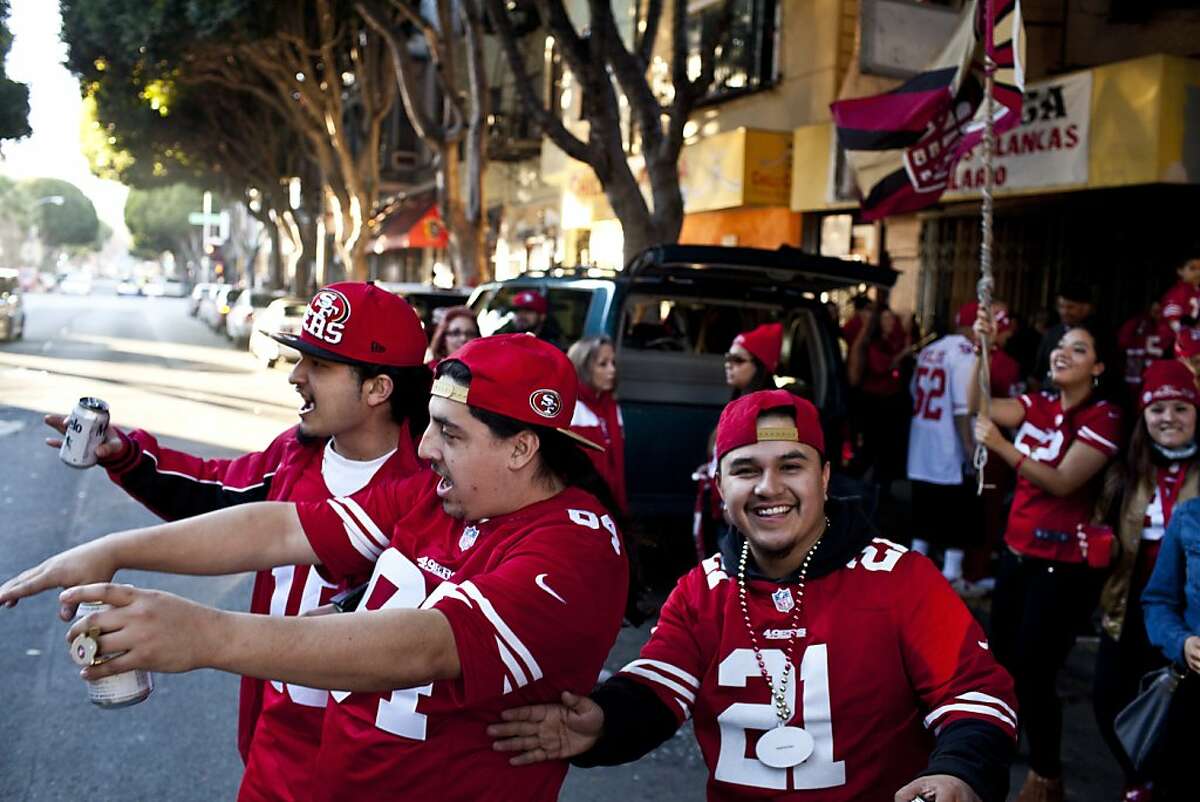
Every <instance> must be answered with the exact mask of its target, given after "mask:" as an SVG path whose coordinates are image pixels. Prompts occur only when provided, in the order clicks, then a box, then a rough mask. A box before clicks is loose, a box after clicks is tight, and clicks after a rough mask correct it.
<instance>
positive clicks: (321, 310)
mask: <svg viewBox="0 0 1200 802" xmlns="http://www.w3.org/2000/svg"><path fill="white" fill-rule="evenodd" d="M271 338H272V339H273V340H275V341H276V342H280V343H283V344H284V345H287V346H290V347H292V348H295V349H296V350H297V351H300V352H301V353H304V354H309V355H310V356H315V357H317V358H318V359H328V360H330V361H332V362H350V363H363V364H367V365H388V366H390V367H399V368H403V367H415V366H416V365H423V364H425V349H426V348H427V347H428V346H429V340H428V339H426V337H425V329H424V327H423V326H422V325H421V320H420V318H418V317H417V313H416V312H414V311H413V309H412V307H411V306H409V305H408V302H407V301H405V300H404V299H403V298H400V297H399V296H396V295H392V294H391V293H390V292H388V291H387V290H384V289H381V288H379V287H376V286H375V285H374V284H367V283H364V282H361V281H339V282H337V283H336V284H330V285H329V286H328V287H322V288H321V289H319V290H317V293H316V295H314V296H313V297H312V300H311V301H310V302H309V304H308V309H307V310H306V311H305V312H304V323H303V324H302V325H301V327H300V334H299V335H295V334H278V333H276V334H272V335H271Z"/></svg>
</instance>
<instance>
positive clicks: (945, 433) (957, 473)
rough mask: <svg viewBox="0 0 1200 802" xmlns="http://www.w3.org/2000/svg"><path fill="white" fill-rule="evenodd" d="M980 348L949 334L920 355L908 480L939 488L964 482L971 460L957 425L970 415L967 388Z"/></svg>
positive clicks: (913, 386)
mask: <svg viewBox="0 0 1200 802" xmlns="http://www.w3.org/2000/svg"><path fill="white" fill-rule="evenodd" d="M974 365H975V347H974V346H973V345H972V344H971V341H970V340H968V339H967V338H966V337H964V336H963V335H961V334H948V335H946V336H945V337H943V338H942V339H940V340H938V341H937V342H935V343H933V344H931V345H928V346H926V347H925V349H924V350H922V351H921V353H920V355H919V356H918V357H917V369H916V371H915V372H914V373H913V378H912V385H911V388H910V389H911V390H912V397H913V417H912V424H911V426H910V427H909V431H908V478H909V479H918V480H920V481H922V482H930V483H932V484H937V485H957V484H962V480H963V479H962V465H963V462H964V460H965V459H966V454H965V453H964V452H963V444H962V440H961V439H960V438H959V436H958V430H957V429H956V428H955V426H954V416H955V415H965V414H967V387H968V386H969V385H968V383H969V382H970V381H971V379H972V375H973V368H974Z"/></svg>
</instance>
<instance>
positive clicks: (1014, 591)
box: [991, 548, 1101, 777]
mask: <svg viewBox="0 0 1200 802" xmlns="http://www.w3.org/2000/svg"><path fill="white" fill-rule="evenodd" d="M1100 580H1101V576H1100V575H1099V574H1098V572H1096V571H1093V570H1092V569H1090V568H1088V567H1087V566H1086V565H1083V564H1074V563H1060V562H1051V561H1048V560H1038V559H1034V558H1030V557H1020V556H1018V555H1016V554H1013V553H1012V551H1010V550H1009V549H1007V548H1006V549H1004V552H1003V554H1002V556H1001V558H1000V566H999V570H998V572H997V574H996V591H995V594H994V595H993V596H992V627H991V646H992V651H993V652H994V653H995V655H996V659H997V660H998V661H999V662H1000V664H1001V665H1002V666H1004V667H1005V668H1006V669H1008V672H1009V673H1010V674H1012V677H1013V682H1014V684H1015V686H1016V692H1017V702H1018V704H1019V705H1020V708H1019V710H1018V715H1019V717H1020V720H1021V727H1022V729H1024V730H1025V736H1026V737H1027V738H1028V739H1029V767H1030V768H1031V769H1033V770H1034V771H1035V772H1037V773H1038V774H1040V775H1042V776H1043V777H1058V776H1059V775H1060V774H1062V761H1061V759H1060V746H1061V743H1062V704H1061V703H1060V702H1059V699H1058V691H1057V689H1056V688H1055V682H1056V679H1057V677H1058V671H1059V669H1060V668H1062V666H1063V664H1064V663H1065V662H1066V660H1067V654H1068V653H1069V652H1070V651H1071V647H1072V646H1073V645H1074V643H1075V636H1076V635H1077V634H1078V633H1079V632H1080V630H1081V629H1082V628H1083V627H1084V626H1085V625H1086V624H1087V622H1088V618H1089V616H1090V615H1091V612H1092V609H1093V608H1094V607H1095V603H1096V596H1097V594H1098V592H1099V588H1100Z"/></svg>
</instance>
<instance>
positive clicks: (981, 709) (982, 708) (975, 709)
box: [925, 704, 1017, 729]
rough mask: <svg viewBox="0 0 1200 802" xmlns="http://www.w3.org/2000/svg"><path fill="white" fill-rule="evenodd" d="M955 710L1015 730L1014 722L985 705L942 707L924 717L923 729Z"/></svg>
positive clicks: (950, 705)
mask: <svg viewBox="0 0 1200 802" xmlns="http://www.w3.org/2000/svg"><path fill="white" fill-rule="evenodd" d="M956 710H957V711H962V712H963V713H981V714H983V715H985V716H992V717H993V718H998V719H1000V720H1001V721H1003V722H1004V723H1005V724H1007V725H1008V726H1010V727H1012V728H1014V729H1016V726H1017V722H1016V721H1014V720H1013V719H1011V718H1009V717H1008V716H1007V715H1005V714H1004V713H1001V712H1000V711H999V710H997V709H996V708H994V707H988V706H987V705H968V704H949V705H942V706H941V707H939V708H938V709H937V710H934V711H933V712H932V713H930V714H929V715H928V716H926V717H925V728H926V729H928V728H929V726H930V725H931V724H933V722H934V721H936V720H938V719H939V718H941V717H942V716H944V715H946V714H947V713H953V712H954V711H956Z"/></svg>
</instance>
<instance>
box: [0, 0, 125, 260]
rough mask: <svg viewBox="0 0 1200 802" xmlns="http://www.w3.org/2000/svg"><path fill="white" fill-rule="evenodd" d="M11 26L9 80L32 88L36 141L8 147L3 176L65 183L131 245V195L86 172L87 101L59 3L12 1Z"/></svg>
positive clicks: (7, 144)
mask: <svg viewBox="0 0 1200 802" xmlns="http://www.w3.org/2000/svg"><path fill="white" fill-rule="evenodd" d="M11 3H12V13H11V14H10V16H9V20H8V24H9V28H10V30H11V31H12V33H13V46H12V50H11V51H9V54H8V61H7V62H6V66H7V69H8V77H9V78H11V79H12V80H14V81H20V82H21V83H24V84H26V85H28V86H29V124H30V127H32V128H33V135H32V136H29V137H27V138H25V139H23V140H20V141H16V142H5V143H4V145H3V147H2V148H0V152H2V154H3V160H2V161H0V173H3V174H5V175H8V176H10V177H12V178H15V179H22V178H38V177H49V178H61V179H63V180H65V181H70V182H71V183H72V184H74V185H75V186H77V187H79V189H80V190H82V191H83V193H84V194H85V195H87V196H88V197H89V198H91V200H92V203H93V204H95V206H96V213H97V214H98V215H99V216H100V219H102V220H103V221H104V222H106V223H108V224H109V225H110V226H112V228H113V236H114V239H117V240H118V241H123V242H128V240H129V233H128V230H127V229H126V228H125V221H124V209H125V197H126V195H128V193H129V190H128V188H126V187H125V186H123V185H121V184H118V183H117V182H115V181H102V180H100V179H99V178H97V177H96V176H94V175H92V174H91V172H90V171H89V170H88V165H87V159H85V158H84V156H83V153H82V152H81V151H80V149H79V124H80V119H81V117H82V114H83V101H82V100H81V99H80V96H79V82H78V81H77V80H76V79H75V77H74V76H73V75H71V73H70V72H68V71H67V68H66V67H64V66H63V62H64V61H65V60H66V52H67V47H66V45H65V44H63V42H62V41H61V40H60V39H59V38H58V34H59V29H60V27H61V23H62V21H61V18H60V16H59V12H58V3H57V2H55V0H11Z"/></svg>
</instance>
